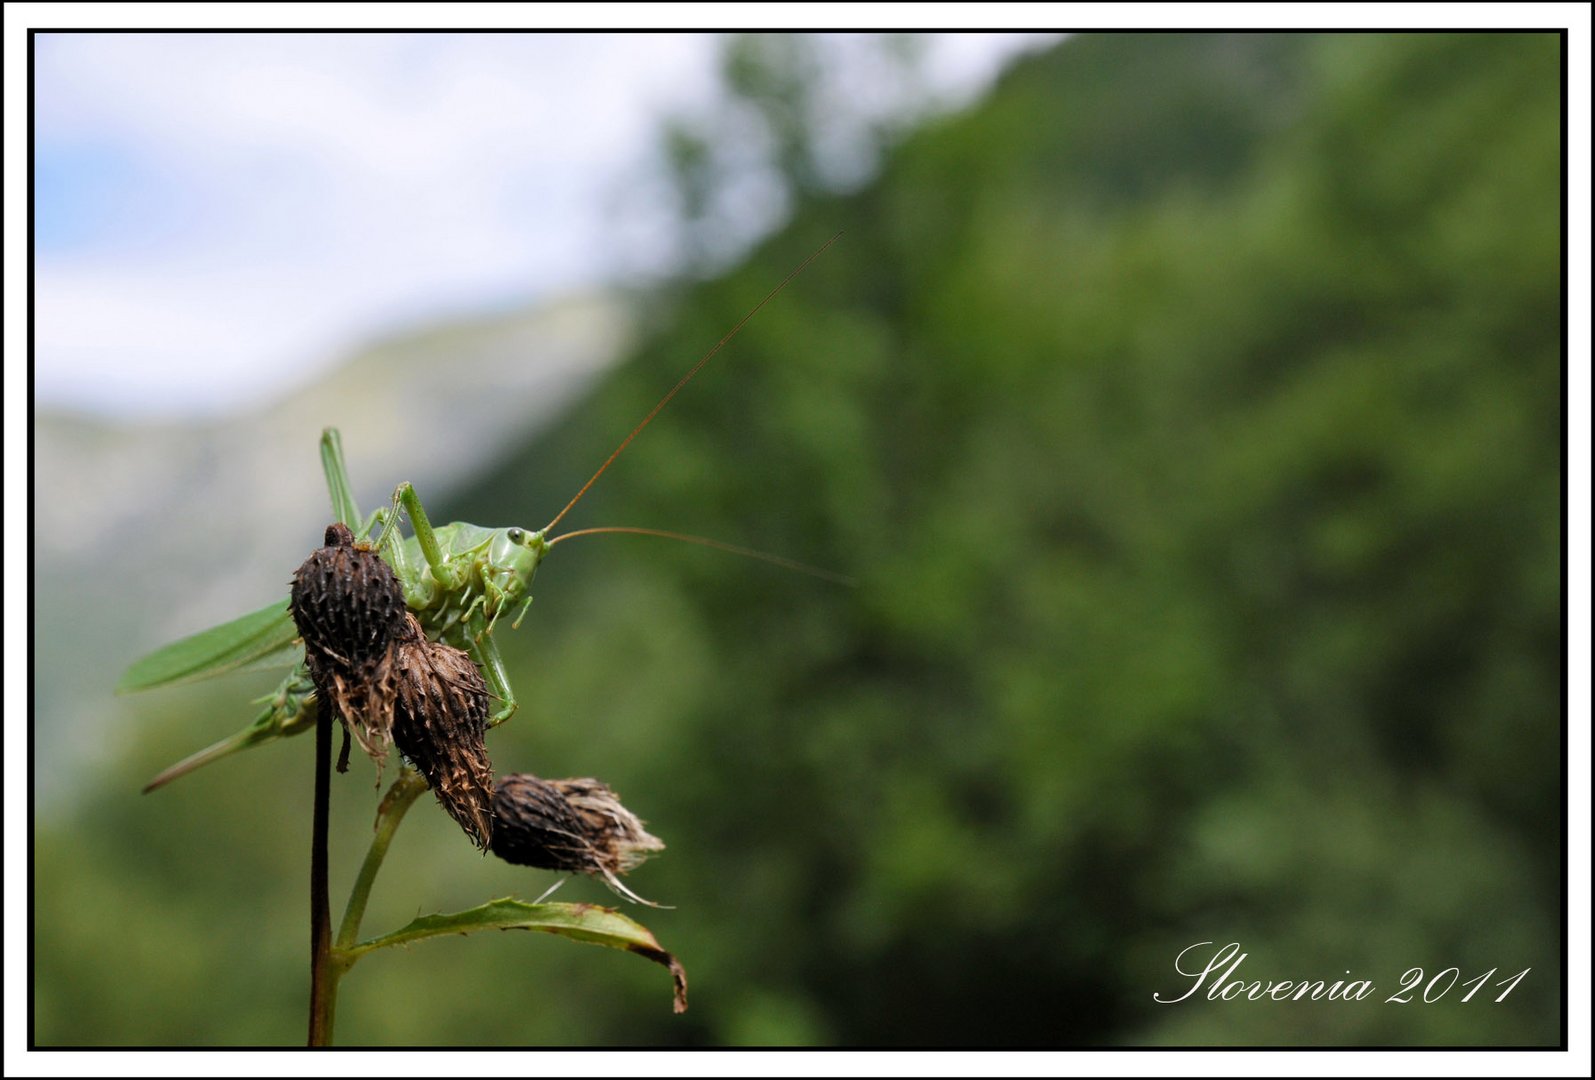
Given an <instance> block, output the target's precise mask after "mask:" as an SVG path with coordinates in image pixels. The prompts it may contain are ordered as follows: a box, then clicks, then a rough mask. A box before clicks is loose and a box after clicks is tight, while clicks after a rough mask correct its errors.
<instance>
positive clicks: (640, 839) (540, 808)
mask: <svg viewBox="0 0 1595 1080" xmlns="http://www.w3.org/2000/svg"><path fill="white" fill-rule="evenodd" d="M493 815H494V821H493V846H492V850H493V854H495V855H497V856H498V857H499V858H501V859H503V860H504V861H505V862H510V863H515V864H516V865H519V866H534V867H537V868H538V869H540V870H565V871H569V872H570V873H576V874H591V875H594V876H597V877H602V878H603V879H604V881H605V883H606V884H608V885H609V887H610V888H611V889H613V890H614V891H615V892H617V893H619V894H620V895H621V896H624V897H626V898H627V899H629V900H634V901H636V902H637V903H640V904H648V903H650V902H649V901H647V900H644V899H642V897H640V896H638V895H637V894H636V893H634V892H632V891H631V890H630V889H628V888H626V886H624V885H622V884H621V883H620V878H619V875H620V874H624V873H626V872H627V871H629V870H632V869H635V868H636V867H637V865H638V864H640V863H641V862H642V861H643V860H644V859H646V858H648V856H650V855H653V854H655V853H656V852H660V851H663V850H664V847H665V845H664V841H662V840H660V839H659V838H658V837H657V836H654V835H652V834H650V833H649V832H648V831H647V830H646V829H644V828H643V823H642V821H640V820H639V819H638V817H637V815H636V814H633V813H632V812H631V811H630V810H627V809H626V808H625V807H624V806H622V805H621V804H620V798H619V797H618V796H617V795H616V794H615V793H614V792H613V791H611V790H609V788H608V787H607V786H606V785H605V784H603V783H601V782H600V781H598V780H593V779H590V778H584V779H575V780H543V779H540V778H539V777H536V776H533V775H531V774H530V773H513V774H511V775H509V776H506V777H503V778H502V779H500V780H499V782H498V790H497V791H496V792H495V794H494V796H493Z"/></svg>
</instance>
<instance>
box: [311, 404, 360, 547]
mask: <svg viewBox="0 0 1595 1080" xmlns="http://www.w3.org/2000/svg"><path fill="white" fill-rule="evenodd" d="M321 471H322V472H323V473H325V474H326V477H327V494H328V495H329V496H330V497H331V499H332V513H333V516H334V517H336V518H337V519H338V520H339V521H341V522H343V523H344V524H345V525H347V526H349V528H351V529H358V528H359V527H360V507H359V506H358V505H357V504H356V503H355V501H354V488H353V486H352V485H351V484H350V483H349V470H348V468H347V467H346V466H345V465H344V461H343V437H342V436H341V435H339V434H338V429H337V428H333V427H330V428H327V429H326V430H325V431H323V432H322V433H321Z"/></svg>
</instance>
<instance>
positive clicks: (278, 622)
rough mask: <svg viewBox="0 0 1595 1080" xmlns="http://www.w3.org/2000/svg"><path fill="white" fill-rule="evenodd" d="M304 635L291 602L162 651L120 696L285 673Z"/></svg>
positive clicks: (126, 678) (126, 677)
mask: <svg viewBox="0 0 1595 1080" xmlns="http://www.w3.org/2000/svg"><path fill="white" fill-rule="evenodd" d="M298 637H299V629H298V627H296V626H294V620H293V616H292V615H290V614H289V613H288V604H287V602H286V601H279V602H278V603H275V604H269V605H267V606H266V607H263V608H261V609H260V610H259V611H253V612H250V613H249V614H248V615H243V616H240V617H239V618H236V619H234V620H233V621H232V622H227V623H223V624H222V625H220V626H213V627H211V628H210V629H209V630H201V631H200V632H199V633H197V634H191V635H189V636H188V637H186V638H183V639H182V640H181V641H174V642H172V643H171V644H170V645H165V646H162V647H161V648H159V649H156V650H155V651H154V652H152V653H150V654H149V655H148V656H146V657H144V658H143V659H142V660H139V661H137V662H136V663H134V664H133V666H132V667H130V668H128V669H127V670H126V671H125V672H123V673H122V678H121V681H119V682H118V683H117V684H116V691H117V693H119V694H124V693H128V692H129V691H133V690H148V689H150V688H152V687H156V686H168V685H171V684H174V683H185V682H194V681H196V680H199V679H208V678H210V677H211V676H213V675H221V674H223V673H225V672H229V671H242V670H244V669H246V668H258V667H286V666H288V665H290V664H293V663H294V662H295V661H296V660H297V659H298V655H297V654H298V649H297V647H296V646H295V642H296V641H297V640H298Z"/></svg>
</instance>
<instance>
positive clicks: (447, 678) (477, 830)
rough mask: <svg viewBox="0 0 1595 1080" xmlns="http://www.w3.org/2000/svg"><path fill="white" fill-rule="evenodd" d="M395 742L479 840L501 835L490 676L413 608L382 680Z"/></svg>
mask: <svg viewBox="0 0 1595 1080" xmlns="http://www.w3.org/2000/svg"><path fill="white" fill-rule="evenodd" d="M374 683H375V685H376V687H377V693H378V694H379V695H380V696H381V697H382V699H383V701H384V703H385V704H386V705H387V708H388V713H387V715H388V716H389V717H390V718H391V728H392V734H393V743H394V745H395V746H397V747H398V748H399V752H400V753H402V754H403V755H404V756H405V757H406V758H408V759H409V760H410V761H411V762H412V763H413V764H414V765H415V767H416V768H417V769H419V770H420V771H421V775H423V776H425V777H426V781H427V783H428V784H430V785H431V786H432V790H433V791H434V792H436V793H437V799H438V802H439V803H441V804H442V806H443V809H444V810H446V811H448V814H449V816H450V817H452V818H453V819H454V820H455V821H457V822H459V823H460V828H462V829H464V830H465V833H466V835H467V836H469V837H470V838H471V841H472V842H473V843H475V844H476V846H477V847H479V848H483V849H485V848H486V847H487V846H488V842H489V840H490V839H491V837H492V834H493V763H492V761H491V760H490V759H489V758H488V756H487V746H486V742H485V739H486V736H487V717H488V692H487V683H486V681H484V680H483V678H482V673H481V672H480V671H478V670H477V668H476V665H475V664H474V663H472V662H471V658H470V657H469V656H467V655H466V654H465V653H463V652H461V651H460V650H459V649H456V648H454V647H453V646H451V645H445V644H444V643H443V642H441V641H428V640H427V639H426V635H425V634H423V633H422V631H421V624H420V623H419V622H417V621H416V619H415V616H414V615H409V614H406V615H405V617H404V620H403V623H402V624H401V627H400V629H399V631H398V633H397V634H396V636H395V637H394V640H393V644H392V647H391V648H390V649H389V650H388V654H387V656H386V658H385V659H384V660H383V662H382V665H381V666H380V668H379V669H378V673H377V676H376V678H375V680H374Z"/></svg>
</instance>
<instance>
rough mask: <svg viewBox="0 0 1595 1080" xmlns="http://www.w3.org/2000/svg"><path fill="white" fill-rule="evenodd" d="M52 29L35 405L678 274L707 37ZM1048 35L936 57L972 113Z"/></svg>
mask: <svg viewBox="0 0 1595 1080" xmlns="http://www.w3.org/2000/svg"><path fill="white" fill-rule="evenodd" d="M35 40H36V49H37V53H36V81H35V103H36V109H35V173H34V177H35V200H36V201H35V215H36V216H35V226H36V246H35V286H36V305H35V316H36V355H35V376H36V383H35V388H36V396H37V400H38V402H39V403H40V404H43V405H47V406H58V407H67V408H74V409H83V410H89V411H94V412H100V413H106V414H112V415H133V416H154V415H166V416H172V415H179V416H180V415H217V414H223V413H225V412H227V411H229V410H233V409H240V408H247V407H250V406H252V405H254V404H257V403H259V402H261V401H263V400H267V399H269V398H271V397H272V396H274V395H277V394H280V393H283V392H284V391H286V390H287V389H289V388H290V387H292V386H294V385H296V384H299V383H301V382H303V381H305V380H307V379H309V378H311V377H313V375H314V374H315V373H316V372H317V371H318V370H320V369H321V368H322V367H324V366H325V365H327V364H330V363H333V362H336V361H337V360H338V359H340V358H342V357H343V356H345V355H347V353H348V352H349V351H350V350H351V349H353V348H356V347H358V346H359V345H360V344H361V343H363V342H365V341H368V340H370V339H371V338H373V337H375V336H378V335H380V334H382V333H384V332H387V331H389V330H391V329H393V328H394V327H396V326H402V325H410V324H415V323H419V322H424V321H427V320H430V319H438V318H447V317H450V316H455V315H461V314H469V313H471V312H474V311H481V310H485V309H492V308H495V307H500V306H504V305H507V304H514V303H523V302H526V301H529V300H535V299H537V298H539V297H544V296H550V295H554V294H557V293H560V292H565V291H569V290H574V289H581V288H586V287H590V286H593V285H595V284H600V283H602V282H604V281H606V280H612V279H613V278H615V277H616V276H617V275H620V274H622V273H624V272H625V271H627V270H635V269H638V268H642V267H649V268H658V267H660V266H662V265H668V262H669V251H668V249H667V248H666V247H665V246H663V244H662V239H661V238H662V237H664V236H665V235H667V230H665V228H664V225H665V221H666V219H667V213H668V210H667V208H666V207H665V206H664V205H663V204H662V203H661V202H660V201H659V200H657V199H656V198H655V199H652V200H651V199H650V197H649V196H650V192H651V191H653V190H654V189H655V186H656V184H657V179H658V178H657V174H656V172H655V171H654V170H653V169H652V167H651V163H652V160H653V159H652V149H653V146H654V145H655V143H654V139H655V135H656V133H657V131H658V129H659V124H660V122H661V120H662V119H663V118H664V117H666V116H668V115H671V114H672V113H684V112H691V111H693V110H695V109H701V108H703V107H704V106H705V105H706V104H708V103H709V102H711V101H712V100H713V98H714V95H715V94H716V92H717V88H716V83H715V79H714V62H715V55H716V50H717V48H718V43H717V42H716V41H715V40H714V38H713V37H712V36H710V35H676V34H654V35H602V36H584V35H545V34H508V35H506V34H352V35H350V34H321V35H296V34H226V35H172V34H109V35H40V36H39V37H37V38H36V39H35ZM827 42H828V44H829V45H831V46H833V47H834V48H835V49H836V50H837V55H845V54H846V52H847V49H848V48H849V47H850V46H852V45H856V44H857V43H858V42H857V39H856V38H852V37H848V36H842V37H831V38H828V39H827ZM1035 43H1036V42H1035V39H1034V38H1031V37H1027V36H1025V35H981V34H965V35H942V36H937V37H936V38H934V39H932V41H931V42H930V48H929V52H928V57H927V73H928V75H929V76H930V82H931V84H932V86H933V87H934V88H935V89H936V91H937V92H938V95H939V97H941V98H942V99H944V100H945V101H946V102H947V103H948V104H953V103H956V102H958V101H961V100H964V99H966V98H968V97H969V96H971V95H973V94H975V93H978V92H979V90H981V89H982V88H983V87H984V86H985V85H987V84H988V83H989V81H990V79H991V77H992V76H993V75H994V74H995V73H996V71H997V70H998V69H999V68H1000V66H1001V65H1002V63H1004V62H1005V61H1006V59H1007V58H1009V57H1011V56H1012V55H1013V53H1014V52H1016V51H1017V50H1018V49H1021V48H1023V47H1026V46H1033V45H1034V44H1035ZM869 70H870V69H869V68H868V67H867V66H865V67H863V68H861V69H857V70H854V71H853V72H852V73H851V74H852V77H853V79H854V83H853V84H852V85H851V86H850V87H849V93H850V95H851V96H850V98H849V101H850V102H851V101H853V100H854V99H855V98H856V99H858V100H867V99H868V98H869V96H870V90H871V87H870V86H869V85H868V73H869ZM860 71H862V73H863V76H864V80H865V81H864V83H863V84H862V85H860V84H859V83H858V81H857V80H858V78H859V75H860ZM876 107H877V108H879V109H882V110H889V109H891V108H893V107H894V105H893V103H892V102H891V101H890V100H889V95H882V96H881V103H880V104H879V105H878V106H876ZM753 216H754V217H758V213H757V212H755V213H753ZM765 216H766V217H768V216H769V215H768V214H766V215H765ZM757 224H758V225H763V226H766V227H767V226H768V225H773V224H775V222H774V221H760V222H758V223H757Z"/></svg>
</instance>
